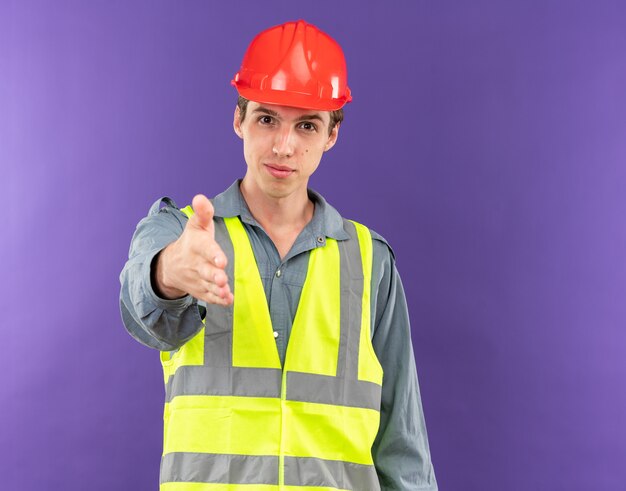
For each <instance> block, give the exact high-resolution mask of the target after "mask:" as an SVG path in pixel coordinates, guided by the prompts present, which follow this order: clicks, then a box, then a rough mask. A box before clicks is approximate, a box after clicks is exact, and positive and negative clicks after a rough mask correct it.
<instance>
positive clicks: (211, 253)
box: [193, 239, 228, 269]
mask: <svg viewBox="0 0 626 491" xmlns="http://www.w3.org/2000/svg"><path fill="white" fill-rule="evenodd" d="M193 250H194V251H195V252H197V253H198V254H200V255H201V256H202V257H203V258H204V259H206V260H207V261H208V262H209V264H211V265H212V266H215V267H216V268H219V269H224V268H225V267H226V264H228V259H227V258H226V254H224V252H223V251H222V248H221V247H220V245H219V244H218V243H217V242H216V241H215V240H210V239H207V240H201V241H198V242H195V243H194V247H193Z"/></svg>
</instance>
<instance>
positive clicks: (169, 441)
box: [160, 207, 383, 491]
mask: <svg viewBox="0 0 626 491" xmlns="http://www.w3.org/2000/svg"><path fill="white" fill-rule="evenodd" d="M183 211H184V212H185V213H186V214H187V215H188V216H191V214H192V213H193V210H192V209H191V207H187V208H185V209H183ZM344 228H345V229H346V232H347V233H348V234H349V235H350V239H347V240H342V241H337V240H334V239H330V238H329V239H327V242H326V244H325V245H324V246H323V247H317V248H315V249H313V250H312V251H311V252H310V255H309V265H308V270H307V275H306V279H305V281H304V285H303V288H302V293H301V297H300V301H299V304H298V309H297V312H296V315H295V318H294V321H293V327H292V332H291V335H290V339H289V343H288V346H287V353H286V357H285V362H284V366H281V362H280V358H279V355H278V349H277V347H276V342H275V339H274V335H273V331H274V330H273V328H272V322H271V319H270V313H269V309H268V305H267V300H266V297H265V293H264V290H263V284H262V281H261V276H260V274H259V271H258V268H257V265H256V261H255V258H254V254H253V251H252V246H251V244H250V240H249V238H248V235H247V233H246V231H245V229H244V226H243V224H242V223H241V221H240V220H239V218H238V217H232V218H224V219H218V220H216V221H215V229H216V240H217V241H218V242H219V243H220V245H221V247H222V250H224V252H225V253H226V255H227V257H228V268H229V269H230V270H229V271H228V270H227V273H229V278H231V288H232V289H233V293H234V298H235V300H234V303H233V305H232V306H230V307H221V306H216V305H208V306H207V313H206V318H205V321H204V323H205V326H204V327H203V328H202V329H201V330H200V331H199V332H198V334H197V335H196V336H195V337H193V338H192V339H190V340H189V341H188V342H187V343H185V344H184V345H183V346H182V348H180V350H178V351H177V352H175V353H174V354H173V355H171V354H170V353H169V352H162V353H161V362H162V365H163V373H164V378H165V387H166V402H165V410H164V442H163V457H162V460H161V476H160V490H161V491H174V490H175V491H331V490H354V491H376V490H380V486H379V481H378V477H377V474H376V470H375V468H374V465H373V460H372V454H371V448H372V444H373V442H374V439H375V437H376V434H377V431H378V426H379V420H380V412H379V411H380V395H381V388H382V377H383V372H382V368H381V366H380V363H379V362H378V359H377V358H376V355H375V353H374V349H373V347H372V343H371V340H370V284H371V271H372V238H371V235H370V232H369V230H368V229H367V227H365V226H363V225H360V224H357V223H354V222H350V221H347V220H345V221H344ZM232 278H234V281H233V280H232Z"/></svg>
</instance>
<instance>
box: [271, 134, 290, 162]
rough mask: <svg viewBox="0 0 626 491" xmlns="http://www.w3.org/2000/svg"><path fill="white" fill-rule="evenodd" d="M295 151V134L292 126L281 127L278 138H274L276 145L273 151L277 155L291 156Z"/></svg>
mask: <svg viewBox="0 0 626 491" xmlns="http://www.w3.org/2000/svg"><path fill="white" fill-rule="evenodd" d="M293 151H294V134H293V132H292V129H291V128H288V127H286V128H284V129H280V130H279V131H277V132H276V138H275V140H274V146H273V148H272V152H274V155H276V156H277V157H286V158H289V157H291V156H292V155H293Z"/></svg>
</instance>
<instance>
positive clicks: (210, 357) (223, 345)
mask: <svg viewBox="0 0 626 491" xmlns="http://www.w3.org/2000/svg"><path fill="white" fill-rule="evenodd" d="M214 223H215V240H216V241H217V243H218V244H219V245H220V247H221V248H222V251H223V252H224V254H225V255H226V257H227V258H228V262H227V264H226V275H227V276H228V284H229V286H230V291H231V292H232V293H233V295H235V294H236V293H235V281H234V278H235V257H234V256H235V254H234V252H233V242H232V240H231V238H230V235H229V234H228V230H227V229H226V223H224V219H223V218H220V219H218V220H215V221H214ZM206 309H207V311H206V317H205V328H204V364H205V365H207V366H212V367H230V366H232V364H233V363H232V353H233V305H229V306H228V307H223V306H221V305H215V304H208V305H207V306H206Z"/></svg>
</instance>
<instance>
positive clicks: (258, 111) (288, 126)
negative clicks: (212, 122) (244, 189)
mask: <svg viewBox="0 0 626 491" xmlns="http://www.w3.org/2000/svg"><path fill="white" fill-rule="evenodd" d="M329 123H330V114H329V113H328V112H327V111H317V110H311V109H300V108H295V107H287V106H277V105H273V104H259V103H257V102H254V101H249V102H248V108H247V111H246V116H245V118H244V121H243V122H242V121H241V119H240V117H239V108H236V109H235V117H234V121H233V127H234V129H235V133H237V135H239V137H240V138H241V139H242V140H243V152H244V157H245V160H246V164H247V165H248V170H247V172H246V176H245V178H244V180H245V181H246V183H247V185H249V186H252V187H253V188H254V189H255V191H260V192H262V193H263V194H265V195H266V196H268V197H271V198H285V197H288V196H290V195H292V194H293V193H306V188H307V183H308V181H309V177H310V176H311V174H313V172H315V169H317V166H318V165H319V163H320V160H321V158H322V155H323V154H324V152H326V151H327V150H330V149H331V148H332V147H333V146H334V145H335V142H336V141H337V135H338V133H339V125H337V126H335V128H333V130H332V132H331V133H330V135H329V134H328V125H329Z"/></svg>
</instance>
